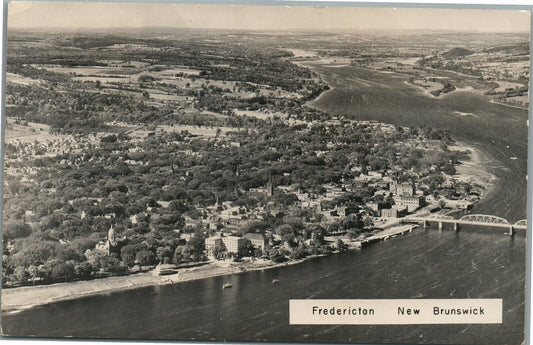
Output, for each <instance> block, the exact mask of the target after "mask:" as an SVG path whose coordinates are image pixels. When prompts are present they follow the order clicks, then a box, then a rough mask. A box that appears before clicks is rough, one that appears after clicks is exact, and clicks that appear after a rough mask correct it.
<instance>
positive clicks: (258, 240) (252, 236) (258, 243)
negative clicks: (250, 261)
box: [242, 232, 268, 251]
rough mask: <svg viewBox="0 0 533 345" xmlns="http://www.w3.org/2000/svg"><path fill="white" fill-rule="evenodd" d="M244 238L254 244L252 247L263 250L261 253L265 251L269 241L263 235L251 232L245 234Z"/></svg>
mask: <svg viewBox="0 0 533 345" xmlns="http://www.w3.org/2000/svg"><path fill="white" fill-rule="evenodd" d="M242 238H245V239H248V240H250V242H252V245H253V246H254V247H255V248H259V249H261V251H264V250H265V246H266V245H267V244H268V239H266V238H265V236H264V235H263V234H257V233H252V232H249V233H247V234H245V235H244V236H243V237H242Z"/></svg>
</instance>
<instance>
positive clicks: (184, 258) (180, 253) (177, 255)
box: [173, 245, 194, 265]
mask: <svg viewBox="0 0 533 345" xmlns="http://www.w3.org/2000/svg"><path fill="white" fill-rule="evenodd" d="M193 251H194V248H193V247H192V246H191V245H182V246H177V247H176V250H175V251H174V260H173V261H174V263H175V264H176V265H179V264H182V263H188V262H190V261H192V260H191V257H192V252H193Z"/></svg>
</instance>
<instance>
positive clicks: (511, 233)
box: [509, 225, 514, 236]
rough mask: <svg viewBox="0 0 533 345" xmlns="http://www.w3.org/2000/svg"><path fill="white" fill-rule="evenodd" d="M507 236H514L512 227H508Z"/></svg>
mask: <svg viewBox="0 0 533 345" xmlns="http://www.w3.org/2000/svg"><path fill="white" fill-rule="evenodd" d="M509 235H511V236H513V235H514V226H512V225H510V226H509Z"/></svg>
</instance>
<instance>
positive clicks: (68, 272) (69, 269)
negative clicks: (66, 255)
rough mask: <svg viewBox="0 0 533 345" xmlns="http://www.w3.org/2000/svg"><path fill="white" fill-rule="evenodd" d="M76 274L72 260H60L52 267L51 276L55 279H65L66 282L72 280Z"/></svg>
mask: <svg viewBox="0 0 533 345" xmlns="http://www.w3.org/2000/svg"><path fill="white" fill-rule="evenodd" d="M75 274H76V271H75V269H74V265H73V264H72V263H70V262H60V263H57V264H54V265H53V267H52V272H51V278H52V279H53V280H54V281H60V280H64V281H65V282H67V281H69V280H72V278H74V276H75Z"/></svg>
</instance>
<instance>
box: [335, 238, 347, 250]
mask: <svg viewBox="0 0 533 345" xmlns="http://www.w3.org/2000/svg"><path fill="white" fill-rule="evenodd" d="M335 245H336V246H337V249H338V250H339V251H341V252H343V251H345V250H346V249H348V246H346V244H344V242H343V241H342V240H341V239H340V238H339V239H337V242H336V243H335Z"/></svg>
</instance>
